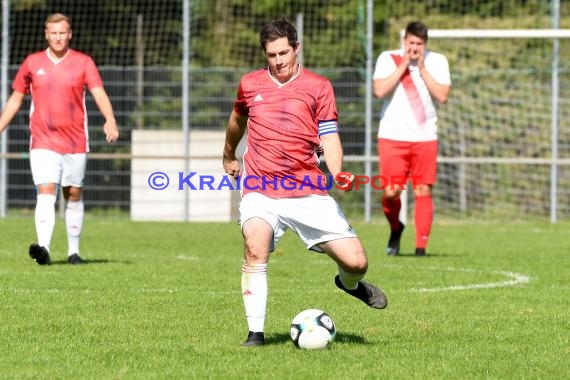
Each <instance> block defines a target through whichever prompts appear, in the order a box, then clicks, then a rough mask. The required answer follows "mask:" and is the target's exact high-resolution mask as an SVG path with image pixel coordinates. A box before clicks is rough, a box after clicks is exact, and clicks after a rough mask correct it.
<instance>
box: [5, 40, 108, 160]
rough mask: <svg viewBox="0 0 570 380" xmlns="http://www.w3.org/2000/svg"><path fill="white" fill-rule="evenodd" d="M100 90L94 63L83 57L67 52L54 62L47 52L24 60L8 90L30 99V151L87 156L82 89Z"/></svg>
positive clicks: (99, 77)
mask: <svg viewBox="0 0 570 380" xmlns="http://www.w3.org/2000/svg"><path fill="white" fill-rule="evenodd" d="M102 86H103V81H102V80H101V76H100V75H99V71H98V70H97V67H96V66H95V62H93V60H92V59H91V57H89V56H88V55H86V54H83V53H81V52H78V51H75V50H71V49H70V50H69V51H68V53H67V54H66V56H65V57H64V58H63V59H61V60H59V61H57V62H56V61H53V60H52V59H51V58H50V57H49V55H48V53H47V50H43V51H40V52H37V53H33V54H30V55H29V56H27V57H26V59H25V60H24V62H23V63H22V65H21V66H20V69H19V70H18V73H17V74H16V77H15V78H14V82H13V83H12V88H13V90H14V91H18V92H21V93H23V94H28V93H29V94H31V95H32V103H31V108H30V149H49V150H51V151H54V152H57V153H61V154H73V153H86V152H88V151H89V145H88V134H87V113H86V108H85V89H86V88H89V89H92V88H95V87H102Z"/></svg>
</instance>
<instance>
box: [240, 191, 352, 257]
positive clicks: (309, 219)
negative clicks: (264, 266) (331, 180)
mask: <svg viewBox="0 0 570 380" xmlns="http://www.w3.org/2000/svg"><path fill="white" fill-rule="evenodd" d="M239 211H240V221H239V223H240V225H241V226H242V229H243V225H244V223H245V222H247V221H248V220H249V219H251V218H255V217H258V218H261V219H263V220H265V221H266V222H267V223H269V225H270V226H271V228H272V229H273V242H272V244H271V247H270V249H269V250H270V251H271V252H273V250H274V249H275V246H276V245H277V242H278V241H279V239H280V238H281V236H283V234H284V233H285V231H287V229H289V228H290V229H292V230H293V231H295V233H297V235H299V237H300V238H301V240H302V241H303V243H305V245H306V246H307V249H309V250H312V251H316V252H320V253H322V252H324V251H323V250H322V249H321V248H320V247H319V246H318V244H320V243H324V242H327V241H331V240H338V239H343V238H352V237H356V236H357V235H356V232H355V231H354V229H353V228H352V227H351V226H350V225H349V224H348V222H347V220H346V217H345V216H344V214H343V213H342V211H341V210H340V208H339V206H338V204H337V202H336V201H335V200H334V199H333V198H332V197H330V196H328V195H309V196H306V197H297V198H278V199H274V198H269V197H267V196H265V195H263V194H260V193H247V194H246V195H244V197H243V198H242V200H241V203H240V206H239Z"/></svg>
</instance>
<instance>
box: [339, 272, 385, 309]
mask: <svg viewBox="0 0 570 380" xmlns="http://www.w3.org/2000/svg"><path fill="white" fill-rule="evenodd" d="M334 283H335V284H336V286H337V287H338V288H339V289H342V290H344V291H345V292H347V293H348V294H350V295H351V296H353V297H356V298H358V299H359V300H361V301H362V302H364V303H365V304H367V305H368V306H370V307H373V308H375V309H384V308H385V307H386V306H388V300H387V299H386V295H385V294H384V293H383V292H382V291H381V290H380V289H378V288H377V287H376V286H374V285H372V284H369V283H367V282H364V281H358V287H357V288H356V289H354V290H349V289H347V288H345V287H344V285H343V284H342V281H340V276H339V275H336V277H335V278H334Z"/></svg>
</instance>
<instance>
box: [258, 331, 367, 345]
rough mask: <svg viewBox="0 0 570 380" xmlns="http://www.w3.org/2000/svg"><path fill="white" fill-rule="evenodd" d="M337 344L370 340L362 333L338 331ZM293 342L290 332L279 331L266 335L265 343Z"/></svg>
mask: <svg viewBox="0 0 570 380" xmlns="http://www.w3.org/2000/svg"><path fill="white" fill-rule="evenodd" d="M334 341H335V344H339V343H340V344H344V343H350V344H369V343H368V342H366V340H365V339H364V338H363V337H362V336H360V335H356V334H351V333H339V332H338V331H337V333H336V337H335V340H334ZM289 342H291V336H290V335H289V334H283V333H279V334H271V335H268V336H266V337H265V344H286V343H289Z"/></svg>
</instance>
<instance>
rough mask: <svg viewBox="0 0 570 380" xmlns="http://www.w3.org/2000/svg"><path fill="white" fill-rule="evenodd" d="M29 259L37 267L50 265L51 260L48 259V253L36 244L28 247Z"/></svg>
mask: <svg viewBox="0 0 570 380" xmlns="http://www.w3.org/2000/svg"><path fill="white" fill-rule="evenodd" d="M29 252H30V257H31V258H32V259H34V260H35V261H36V263H38V265H50V264H51V259H50V257H49V252H48V251H47V249H45V248H44V247H42V246H40V245H37V244H36V243H34V244H32V245H30V250H29Z"/></svg>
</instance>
